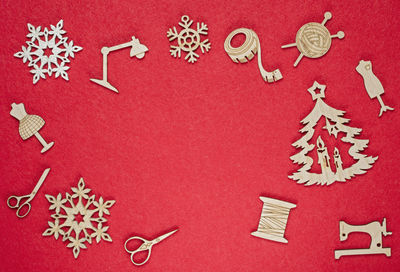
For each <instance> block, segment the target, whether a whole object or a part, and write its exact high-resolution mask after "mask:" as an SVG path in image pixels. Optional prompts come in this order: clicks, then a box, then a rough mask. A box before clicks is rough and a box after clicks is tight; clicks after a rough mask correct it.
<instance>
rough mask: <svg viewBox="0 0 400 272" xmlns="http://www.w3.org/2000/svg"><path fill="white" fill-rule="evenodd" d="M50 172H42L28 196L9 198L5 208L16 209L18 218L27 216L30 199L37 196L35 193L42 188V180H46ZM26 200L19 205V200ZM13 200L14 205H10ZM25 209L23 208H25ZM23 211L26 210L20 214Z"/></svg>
mask: <svg viewBox="0 0 400 272" xmlns="http://www.w3.org/2000/svg"><path fill="white" fill-rule="evenodd" d="M49 172H50V168H47V169H45V170H44V171H43V174H42V176H41V177H40V179H39V181H38V182H37V183H36V186H35V188H33V190H32V193H30V194H29V195H23V196H15V195H13V196H10V197H9V198H8V199H7V206H8V207H10V208H11V209H17V212H16V214H17V216H18V217H19V218H24V217H25V216H27V215H28V213H29V212H30V211H31V208H32V207H31V203H30V202H31V201H32V199H33V198H34V197H35V195H36V194H37V192H38V191H39V189H40V187H41V186H42V184H43V182H44V180H45V179H46V177H47V175H48V174H49ZM24 198H27V200H25V201H24V203H21V200H22V199H24ZM13 199H14V200H15V204H14V205H13V204H11V202H14V201H13ZM25 206H26V208H23V207H25ZM23 209H26V211H25V213H23V214H21V211H22V210H23Z"/></svg>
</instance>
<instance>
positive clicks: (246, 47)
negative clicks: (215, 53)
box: [224, 28, 282, 83]
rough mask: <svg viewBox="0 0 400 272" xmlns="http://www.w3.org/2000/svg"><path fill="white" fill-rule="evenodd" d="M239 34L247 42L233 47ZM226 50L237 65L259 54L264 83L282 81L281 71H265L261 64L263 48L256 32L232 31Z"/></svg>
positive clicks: (246, 30)
mask: <svg viewBox="0 0 400 272" xmlns="http://www.w3.org/2000/svg"><path fill="white" fill-rule="evenodd" d="M237 34H244V35H245V36H246V40H245V41H244V43H243V44H242V45H241V46H239V47H233V46H232V45H231V41H232V38H233V37H234V36H236V35H237ZM224 48H225V51H226V53H227V54H228V55H229V57H230V58H231V59H232V60H233V62H236V63H245V62H248V61H250V60H251V59H253V57H254V55H255V54H257V53H258V69H259V70H260V73H261V76H262V78H263V79H264V81H267V82H269V83H271V82H275V81H278V80H281V79H282V74H281V71H279V69H276V70H274V71H273V72H267V71H265V69H264V67H263V65H262V62H261V46H260V40H259V39H258V36H257V34H256V33H255V32H254V30H251V29H248V28H238V29H235V30H234V31H232V32H231V33H230V34H229V35H228V37H226V39H225V43H224Z"/></svg>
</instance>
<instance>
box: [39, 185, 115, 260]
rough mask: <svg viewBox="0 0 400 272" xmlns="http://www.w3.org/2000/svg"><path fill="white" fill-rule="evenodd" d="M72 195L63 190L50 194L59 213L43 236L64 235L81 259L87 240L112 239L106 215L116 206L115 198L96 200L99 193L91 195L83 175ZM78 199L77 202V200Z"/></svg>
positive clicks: (75, 255) (49, 196)
mask: <svg viewBox="0 0 400 272" xmlns="http://www.w3.org/2000/svg"><path fill="white" fill-rule="evenodd" d="M71 190H72V192H74V193H73V194H72V195H70V194H69V193H65V198H62V195H61V193H59V194H58V195H57V197H54V196H51V195H46V198H47V200H48V201H49V202H50V204H51V205H50V208H49V210H54V211H55V214H52V215H51V217H52V218H53V219H54V222H52V221H49V228H48V229H47V230H46V231H45V232H44V233H43V236H52V235H53V236H54V238H55V239H56V240H57V239H58V237H59V236H60V235H61V236H62V237H63V239H62V240H63V242H64V241H67V240H68V241H69V243H68V244H67V247H69V248H72V251H73V253H74V257H75V258H78V255H79V252H80V250H81V248H84V249H86V245H85V242H88V243H89V244H91V243H92V238H95V239H96V242H97V243H99V242H100V240H101V239H103V240H105V241H108V242H112V240H111V237H110V235H109V234H108V233H107V230H108V228H109V227H108V226H105V227H104V226H103V223H105V222H107V219H105V218H104V217H103V216H104V215H105V214H107V215H109V214H110V212H109V210H108V209H109V208H111V206H112V205H114V203H115V200H108V201H104V200H103V198H102V197H100V198H99V201H96V200H95V195H92V196H89V195H88V193H89V192H90V191H91V189H89V188H85V182H84V181H83V178H81V179H80V180H79V183H78V188H74V187H72V188H71ZM76 199H77V201H76Z"/></svg>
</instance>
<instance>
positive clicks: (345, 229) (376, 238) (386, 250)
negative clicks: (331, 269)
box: [335, 218, 392, 259]
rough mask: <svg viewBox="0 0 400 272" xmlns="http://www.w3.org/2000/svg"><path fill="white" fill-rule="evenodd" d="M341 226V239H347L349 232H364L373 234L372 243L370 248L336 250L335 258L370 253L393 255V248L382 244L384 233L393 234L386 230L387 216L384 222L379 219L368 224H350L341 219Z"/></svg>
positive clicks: (386, 234) (385, 234)
mask: <svg viewBox="0 0 400 272" xmlns="http://www.w3.org/2000/svg"><path fill="white" fill-rule="evenodd" d="M339 226H340V241H345V240H347V238H348V236H349V234H350V233H352V232H364V233H368V234H369V236H371V243H370V246H369V248H360V249H338V250H335V259H339V258H340V257H342V256H352V255H370V254H385V255H386V257H390V256H391V254H392V253H391V248H390V247H383V245H382V235H383V236H388V235H392V233H391V232H389V231H387V230H386V218H383V221H382V224H381V223H380V222H379V221H373V222H371V223H369V224H366V225H350V224H347V223H346V222H344V221H340V223H339Z"/></svg>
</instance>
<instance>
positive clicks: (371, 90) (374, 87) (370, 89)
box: [356, 60, 394, 117]
mask: <svg viewBox="0 0 400 272" xmlns="http://www.w3.org/2000/svg"><path fill="white" fill-rule="evenodd" d="M356 71H357V72H358V73H359V74H360V75H361V76H362V77H363V79H364V86H365V89H366V90H367V93H368V95H369V97H370V98H371V99H374V98H378V101H379V104H380V105H381V110H380V112H379V117H381V116H382V113H384V112H385V111H387V110H394V109H393V108H392V107H389V106H386V105H385V104H384V103H383V100H382V98H381V95H382V94H384V93H385V90H384V89H383V86H382V83H381V82H380V81H379V79H378V78H377V77H376V76H375V75H374V72H373V71H372V63H371V61H370V60H367V61H365V60H360V63H359V64H358V65H357V67H356Z"/></svg>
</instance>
